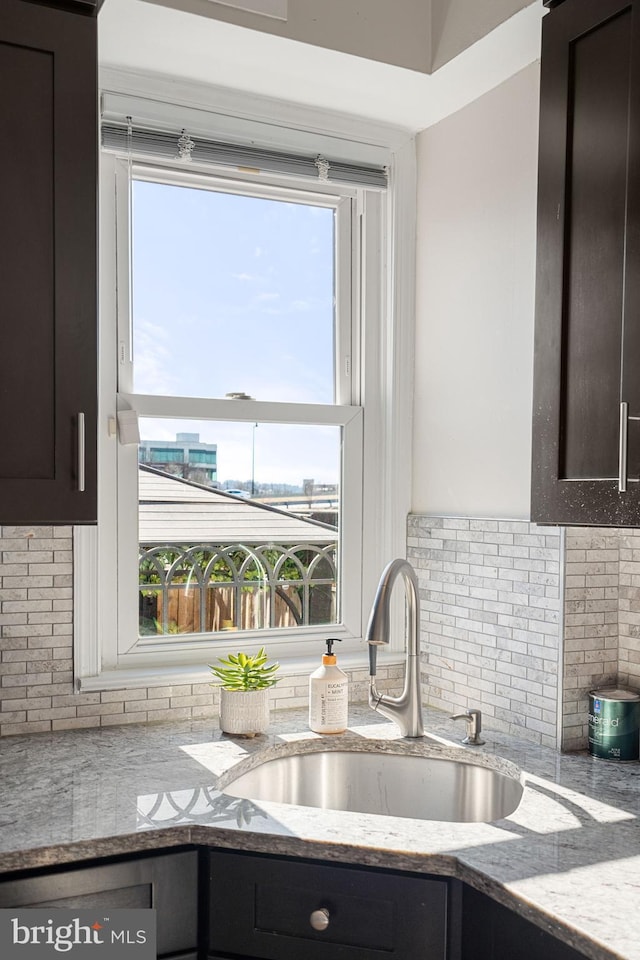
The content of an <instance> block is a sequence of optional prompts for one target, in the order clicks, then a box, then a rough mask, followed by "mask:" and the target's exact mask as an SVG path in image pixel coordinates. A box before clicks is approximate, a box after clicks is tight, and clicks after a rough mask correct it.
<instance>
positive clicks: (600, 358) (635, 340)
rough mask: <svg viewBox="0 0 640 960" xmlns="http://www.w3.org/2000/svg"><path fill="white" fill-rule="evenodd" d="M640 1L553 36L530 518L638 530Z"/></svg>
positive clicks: (547, 24) (547, 33)
mask: <svg viewBox="0 0 640 960" xmlns="http://www.w3.org/2000/svg"><path fill="white" fill-rule="evenodd" d="M639 364H640V0H564V2H562V3H561V4H557V5H556V8H555V9H552V10H551V11H550V12H549V13H548V14H547V16H545V17H544V18H543V25H542V58H541V91H540V147H539V165H538V241H537V284H536V330H535V363H534V398H533V457H532V465H533V466H532V490H531V519H532V520H534V521H538V522H540V523H556V524H593V525H608V526H640V378H639V377H638V374H637V371H638V367H639Z"/></svg>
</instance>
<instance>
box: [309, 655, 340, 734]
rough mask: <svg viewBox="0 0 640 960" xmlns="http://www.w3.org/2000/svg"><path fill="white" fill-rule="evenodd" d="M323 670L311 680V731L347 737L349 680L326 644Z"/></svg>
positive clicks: (317, 672) (316, 673)
mask: <svg viewBox="0 0 640 960" xmlns="http://www.w3.org/2000/svg"><path fill="white" fill-rule="evenodd" d="M326 643H327V652H326V653H325V654H323V656H322V666H320V667H318V669H317V670H314V672H313V673H312V674H311V676H310V677H309V727H310V729H311V730H313V732H314V733H344V731H345V730H346V729H347V726H348V725H349V679H348V677H347V675H346V673H345V672H344V670H341V669H340V667H339V666H338V665H337V662H336V660H337V658H336V655H335V653H333V652H332V647H333V644H334V643H336V639H334V638H332V639H330V640H327V641H326Z"/></svg>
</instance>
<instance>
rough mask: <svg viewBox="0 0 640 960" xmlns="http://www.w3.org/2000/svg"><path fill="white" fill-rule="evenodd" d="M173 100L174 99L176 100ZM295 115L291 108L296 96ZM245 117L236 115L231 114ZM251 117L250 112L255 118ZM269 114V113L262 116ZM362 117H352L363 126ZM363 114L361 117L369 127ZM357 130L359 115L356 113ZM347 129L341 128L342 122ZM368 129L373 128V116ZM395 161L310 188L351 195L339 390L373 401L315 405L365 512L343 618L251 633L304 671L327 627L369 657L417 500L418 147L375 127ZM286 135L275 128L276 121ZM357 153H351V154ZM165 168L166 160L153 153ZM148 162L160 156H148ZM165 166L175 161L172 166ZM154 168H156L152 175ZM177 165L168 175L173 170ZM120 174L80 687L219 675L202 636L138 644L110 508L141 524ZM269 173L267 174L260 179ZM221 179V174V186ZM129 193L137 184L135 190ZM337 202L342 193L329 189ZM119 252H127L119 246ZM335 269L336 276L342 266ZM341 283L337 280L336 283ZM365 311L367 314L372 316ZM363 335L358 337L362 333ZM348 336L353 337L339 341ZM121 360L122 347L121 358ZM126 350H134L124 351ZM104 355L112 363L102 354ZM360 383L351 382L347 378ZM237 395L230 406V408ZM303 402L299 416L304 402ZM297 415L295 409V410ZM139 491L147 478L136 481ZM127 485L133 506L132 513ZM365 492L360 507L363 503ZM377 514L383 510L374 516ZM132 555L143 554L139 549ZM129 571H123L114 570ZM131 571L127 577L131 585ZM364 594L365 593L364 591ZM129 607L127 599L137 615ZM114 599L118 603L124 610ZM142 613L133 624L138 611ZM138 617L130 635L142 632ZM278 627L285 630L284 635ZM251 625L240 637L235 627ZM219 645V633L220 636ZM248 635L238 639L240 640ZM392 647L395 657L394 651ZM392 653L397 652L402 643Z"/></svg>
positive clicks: (107, 187)
mask: <svg viewBox="0 0 640 960" xmlns="http://www.w3.org/2000/svg"><path fill="white" fill-rule="evenodd" d="M173 109H174V110H175V107H174V108H173ZM287 119H288V120H289V121H290V119H291V108H290V106H287ZM326 119H327V120H328V121H330V122H329V123H328V125H327V127H325V128H324V129H323V132H322V134H318V133H309V134H308V138H309V140H310V142H313V140H314V137H315V138H316V139H317V138H318V136H321V137H325V138H326V136H327V133H326V130H327V129H328V130H331V121H333V122H335V123H336V124H337V126H338V127H339V126H340V122H341V121H340V120H339V118H335V117H330V116H328V117H327V118H326ZM233 122H234V124H237V122H238V120H237V118H233ZM247 123H248V124H249V126H250V121H247ZM262 126H264V124H262ZM357 126H358V125H357V124H356V127H357ZM366 127H367V125H366V124H364V125H363V129H364V128H366ZM349 129H353V125H352V124H351V125H349ZM339 132H340V133H341V135H342V136H343V137H345V136H346V135H345V132H344V131H339ZM368 132H369V135H370V133H371V130H370V129H369V131H368ZM375 134H376V137H377V139H378V141H380V140H382V141H385V140H386V142H383V145H382V146H379V147H376V149H377V151H378V154H380V153H382V152H384V153H385V154H386V157H387V161H388V166H389V171H390V185H389V189H388V190H387V191H386V193H380V191H377V190H369V189H361V188H341V189H338V188H336V187H335V186H331V185H326V186H325V185H320V184H315V185H314V187H313V192H315V194H316V195H317V196H319V197H322V196H323V195H324V196H326V197H328V198H331V197H336V196H340V197H341V198H342V199H341V202H342V203H345V204H347V203H348V205H349V207H351V206H352V205H355V206H354V207H353V216H351V214H349V216H348V217H347V216H346V215H343V216H342V217H340V216H338V220H337V223H338V225H340V224H342V226H338V229H346V228H345V226H344V225H345V224H346V223H347V222H348V223H349V225H351V224H355V226H356V229H355V230H354V235H353V243H352V244H351V245H350V248H351V254H350V255H351V256H352V258H353V257H355V258H356V259H357V260H359V261H361V265H360V271H359V284H358V285H354V290H353V303H352V309H353V311H354V314H355V316H356V317H358V318H360V323H357V322H354V324H353V328H352V329H353V330H354V331H355V337H356V338H358V342H356V343H355V344H351V345H350V346H351V347H353V348H354V349H353V350H350V351H349V353H350V354H352V355H354V356H358V355H359V356H360V364H359V365H354V366H353V368H352V370H351V375H350V377H346V373H345V371H341V372H340V374H341V375H340V377H339V383H338V385H337V398H336V399H337V400H338V401H340V400H344V398H345V392H346V391H347V390H348V391H349V396H350V397H351V398H352V397H353V396H356V397H358V398H360V397H362V400H363V405H364V408H365V410H366V413H365V416H364V418H363V416H362V410H361V408H360V406H359V405H357V404H345V403H337V404H336V405H335V406H332V405H315V404H314V405H308V409H307V416H308V421H307V422H310V423H332V424H337V425H339V426H341V427H342V428H343V429H344V430H345V431H347V432H348V433H349V434H350V436H349V442H348V443H347V445H346V450H347V451H348V456H349V458H350V460H349V461H348V462H347V463H346V464H345V465H344V467H343V477H342V482H343V485H344V486H343V491H342V493H343V522H344V523H345V524H347V526H348V520H347V516H348V513H349V506H350V505H353V506H354V507H355V510H357V512H358V513H359V514H361V515H363V516H364V523H363V524H362V526H361V527H359V529H358V530H357V531H349V530H348V529H347V535H346V536H345V537H344V539H343V541H342V545H341V548H342V551H343V552H342V554H341V569H342V570H343V571H344V573H343V575H344V576H345V577H348V578H349V588H350V589H347V590H346V591H345V606H344V608H343V615H342V618H341V619H342V624H341V625H332V626H331V625H330V626H325V627H321V628H318V629H317V630H312V629H310V628H307V630H308V633H307V637H306V639H304V640H300V639H299V635H300V631H295V630H293V631H284V630H283V631H274V630H268V631H265V632H264V633H263V634H262V635H257V634H254V638H255V639H254V642H257V643H259V642H264V641H267V640H268V645H269V652H270V654H271V655H272V656H274V657H277V658H278V659H280V660H281V662H283V665H284V667H285V670H287V671H288V672H292V673H296V672H299V671H301V670H307V669H308V665H309V662H314V661H315V660H317V658H318V652H319V649H320V647H319V644H318V642H317V641H318V640H320V639H321V638H323V637H326V636H327V635H337V636H340V635H342V636H343V637H344V640H345V642H344V643H343V645H342V649H341V653H342V657H341V662H342V663H343V664H344V665H346V666H349V665H356V664H357V665H359V666H361V667H366V664H367V655H366V649H364V644H363V643H362V632H363V629H364V626H365V624H366V617H367V615H368V610H369V608H370V605H371V602H372V599H373V594H374V592H375V587H376V584H377V580H378V577H379V574H380V572H381V570H382V568H383V566H384V564H385V563H386V562H387V561H388V560H389V559H392V558H393V557H394V556H404V555H405V551H406V515H407V512H408V510H409V506H410V501H409V496H410V482H411V477H410V468H409V466H410V437H411V399H412V349H413V303H414V236H415V233H414V231H415V152H414V143H413V140H412V139H411V138H409V137H407V136H406V135H404V134H402V133H400V132H398V131H394V130H393V129H392V128H390V129H389V130H386V129H385V130H383V131H382V136H381V131H380V130H379V129H377V128H376V129H375ZM274 137H275V138H276V139H277V131H276V133H274ZM349 149H350V150H351V151H352V158H353V159H354V160H357V159H358V158H359V151H360V154H361V155H362V159H365V158H367V159H369V158H370V156H371V150H372V148H371V145H370V143H368V142H366V141H365V140H364V138H363V143H362V144H361V143H360V142H359V141H357V140H353V141H351V142H350V143H349ZM350 159H351V157H350ZM153 166H155V167H161V168H162V167H164V166H165V165H164V164H162V163H160V164H154V165H153ZM149 169H150V168H149ZM163 174H166V171H165V170H163ZM150 175H151V176H152V175H153V174H150ZM169 175H170V176H171V174H170V173H169ZM118 177H120V178H122V169H120V171H118V160H117V158H113V157H103V162H102V172H101V224H102V226H101V264H100V268H101V270H100V275H101V297H100V305H101V309H100V313H101V324H100V352H101V357H102V363H101V365H100V430H99V458H100V460H99V466H100V471H99V477H100V481H99V525H98V529H99V534H98V533H97V532H96V530H95V528H80V527H78V528H76V529H75V531H74V545H75V551H76V563H75V565H74V569H75V584H74V586H75V590H74V596H75V621H74V622H75V631H74V633H75V674H76V685H77V688H78V689H84V690H97V689H113V688H126V687H130V686H136V687H139V686H143V685H146V686H152V685H157V684H165V683H179V682H185V683H186V682H196V681H202V680H204V679H209V672H208V670H207V668H206V663H207V662H209V660H210V658H211V656H212V655H215V654H212V653H211V647H210V648H209V651H208V652H207V653H204V651H203V648H202V640H198V638H197V636H194V638H193V642H192V641H191V639H187V640H185V639H183V640H181V642H180V649H179V651H178V650H177V649H176V650H175V651H173V652H170V651H169V650H168V649H167V645H166V643H164V642H163V643H162V644H158V645H157V646H158V647H159V646H162V647H163V650H162V651H159V649H154V645H153V644H148V643H147V644H146V645H141V646H139V647H138V648H137V649H136V650H135V652H134V651H133V650H132V649H131V648H132V646H134V647H135V642H136V641H137V639H138V630H137V601H136V603H135V604H131V595H132V594H133V592H134V591H135V596H136V598H137V590H138V567H137V549H136V551H135V554H133V553H132V552H131V550H130V549H126V550H123V543H122V542H119V540H118V537H117V534H116V527H117V525H116V524H115V522H114V517H115V515H116V513H117V511H118V507H119V504H120V510H121V516H122V515H126V509H130V510H131V511H132V512H131V516H130V520H129V523H130V529H132V530H137V514H136V516H135V517H134V513H135V512H136V510H137V495H136V496H135V497H134V496H131V495H129V496H127V494H126V484H127V483H128V484H129V485H131V482H132V481H131V478H132V477H134V478H135V477H136V474H137V447H135V446H132V447H127V446H123V445H120V444H118V441H117V439H116V437H115V436H114V426H113V425H114V422H115V418H116V416H117V404H116V396H117V393H116V391H117V383H116V379H117V372H116V364H115V362H113V361H112V360H110V359H109V360H108V358H110V357H112V356H113V353H114V350H113V343H114V337H115V329H114V324H115V323H116V320H115V318H116V316H117V315H118V312H120V315H122V312H123V310H124V309H125V306H126V310H127V312H128V290H127V289H126V285H123V284H122V282H121V280H120V282H119V284H118V285H116V278H117V277H118V276H119V277H120V278H121V277H122V270H120V271H118V269H117V256H118V255H121V251H122V242H120V243H118V237H117V233H118V230H120V231H121V230H123V229H127V224H128V219H127V217H126V216H125V213H126V203H127V198H126V197H124V198H123V193H124V191H123V190H122V188H120V190H119V191H118V194H117V196H118V200H117V203H118V205H120V204H125V206H124V208H122V207H120V206H119V209H118V210H116V209H115V204H114V197H115V196H116V192H115V190H114V183H115V180H116V179H117V178H118ZM264 179H266V178H261V182H264ZM239 183H244V184H246V187H247V190H248V189H249V188H250V189H251V190H252V191H256V192H257V191H259V190H260V189H261V188H260V186H259V185H256V184H255V181H252V180H251V178H250V177H248V176H243V175H240V174H237V175H234V176H233V177H232V178H230V179H229V189H232V188H233V187H234V186H237V185H238V184H239ZM276 184H277V185H278V186H279V187H280V188H281V189H284V190H286V184H283V183H282V179H281V178H275V179H274V180H273V181H272V183H270V185H269V189H271V188H272V187H273V186H275V185H276ZM216 189H217V186H216ZM127 193H128V192H127ZM328 202H332V201H331V200H329V201H328ZM118 251H120V254H118ZM337 282H338V284H340V270H338V276H337ZM338 296H340V293H339V292H338ZM363 314H364V315H365V316H366V322H364V323H363V322H362V315H363ZM360 338H361V339H360ZM343 346H344V345H343ZM121 359H122V357H121ZM127 359H128V358H127V357H126V356H125V358H124V360H125V363H126V362H127ZM105 360H107V361H108V362H105ZM351 383H352V384H353V386H351V385H350V384H351ZM178 399H179V403H177V402H176V398H172V399H171V409H172V415H173V416H175V415H176V410H177V409H180V416H184V417H185V418H194V419H199V418H201V417H202V416H203V415H204V416H208V417H210V418H212V419H218V418H219V417H223V418H225V419H234V420H246V421H247V422H256V421H258V422H259V421H270V422H274V421H277V420H280V419H281V418H282V416H283V414H284V415H285V419H286V415H287V413H288V412H291V413H293V412H294V411H293V409H292V410H291V411H287V410H286V409H284V408H286V407H287V406H289V405H287V404H272V403H263V402H259V401H238V400H215V401H198V400H192V399H190V398H178ZM119 403H120V405H121V406H123V405H124V406H126V405H127V404H131V405H134V403H135V406H136V409H137V411H138V413H139V415H140V416H163V417H164V416H167V415H168V414H167V410H168V407H167V403H166V398H162V397H153V396H145V397H141V396H139V395H138V396H136V397H135V398H133V397H132V396H130V395H126V394H125V395H121V397H120V400H119ZM229 405H232V406H231V409H230V408H229ZM291 406H292V408H293V407H295V408H296V410H295V413H296V419H299V417H300V407H299V406H298V405H295V404H294V405H291ZM293 422H295V420H293ZM136 494H137V486H136ZM123 498H124V504H128V506H127V507H125V513H124V514H123V506H122V503H123ZM360 504H361V507H360ZM374 518H375V519H374ZM133 557H135V559H133ZM119 580H120V583H119V582H118V581H119ZM123 583H124V586H123ZM123 589H124V590H127V591H129V594H130V596H129V603H128V605H127V604H116V603H115V602H114V597H116V596H117V594H118V590H123ZM354 598H355V599H354ZM127 606H128V607H130V608H131V609H130V610H129V613H128V615H127V613H126V612H123V611H126V609H127ZM118 610H119V611H120V612H118ZM134 619H135V624H134ZM132 630H133V636H132ZM276 634H277V636H276ZM240 639H241V638H240V637H238V640H240ZM212 643H213V644H214V645H217V646H218V648H219V644H220V639H219V638H216V639H213V640H212ZM239 646H240V644H239ZM392 659H393V657H392ZM395 659H397V654H396V657H395Z"/></svg>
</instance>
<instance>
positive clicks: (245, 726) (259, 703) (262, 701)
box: [220, 687, 271, 737]
mask: <svg viewBox="0 0 640 960" xmlns="http://www.w3.org/2000/svg"><path fill="white" fill-rule="evenodd" d="M270 694H271V691H270V690H269V688H268V687H267V688H266V689H264V690H247V691H244V690H225V689H224V688H223V689H222V690H221V691H220V729H221V730H222V732H223V733H235V734H237V735H240V736H245V737H253V736H255V735H256V734H257V733H266V732H267V728H268V726H269V706H270Z"/></svg>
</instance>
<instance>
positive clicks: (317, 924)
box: [309, 907, 329, 933]
mask: <svg viewBox="0 0 640 960" xmlns="http://www.w3.org/2000/svg"><path fill="white" fill-rule="evenodd" d="M309 923H310V924H311V926H312V927H313V929H314V930H318V931H319V932H320V933H321V932H322V931H323V930H326V929H327V927H328V926H329V911H328V910H327V908H326V907H322V908H321V909H320V910H314V911H313V913H312V914H311V916H310V917H309Z"/></svg>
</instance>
